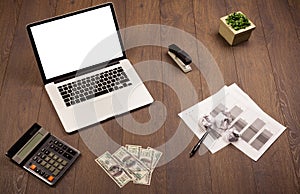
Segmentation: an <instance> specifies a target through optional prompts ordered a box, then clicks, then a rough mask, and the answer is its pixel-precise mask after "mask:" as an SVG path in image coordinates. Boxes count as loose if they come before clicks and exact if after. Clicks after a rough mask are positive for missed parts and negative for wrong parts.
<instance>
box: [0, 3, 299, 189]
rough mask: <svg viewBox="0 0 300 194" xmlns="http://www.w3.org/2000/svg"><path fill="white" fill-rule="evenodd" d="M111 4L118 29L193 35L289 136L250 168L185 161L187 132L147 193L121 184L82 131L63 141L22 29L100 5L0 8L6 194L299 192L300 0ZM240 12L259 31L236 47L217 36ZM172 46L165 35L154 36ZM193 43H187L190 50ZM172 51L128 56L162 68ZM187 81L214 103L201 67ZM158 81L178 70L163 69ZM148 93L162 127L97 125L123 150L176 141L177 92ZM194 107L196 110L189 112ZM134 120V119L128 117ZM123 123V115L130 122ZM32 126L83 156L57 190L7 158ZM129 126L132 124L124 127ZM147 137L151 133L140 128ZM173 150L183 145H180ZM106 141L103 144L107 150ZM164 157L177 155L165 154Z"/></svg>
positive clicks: (154, 84)
mask: <svg viewBox="0 0 300 194" xmlns="http://www.w3.org/2000/svg"><path fill="white" fill-rule="evenodd" d="M112 1H113V2H114V4H115V8H116V12H117V17H118V20H119V24H120V26H121V28H125V27H130V26H134V25H137V24H163V25H167V26H173V27H176V28H178V29H181V30H184V31H186V32H188V33H189V34H190V35H192V36H194V37H196V38H197V39H198V40H200V41H201V42H202V43H203V44H204V45H205V46H206V47H207V48H208V50H209V51H210V52H211V54H212V56H213V57H214V59H215V61H216V63H217V64H218V65H219V69H220V71H221V72H222V75H223V78H224V83H225V84H231V83H234V82H235V83H237V84H238V85H239V86H240V87H241V88H242V89H243V90H245V91H246V92H247V93H248V94H249V95H250V96H251V97H252V98H253V99H254V100H255V102H256V103H257V104H258V105H259V106H260V107H261V108H262V109H263V110H264V111H265V112H267V113H268V114H269V115H270V116H272V117H273V118H275V119H276V120H277V121H279V122H280V123H282V124H284V125H285V126H287V127H288V128H287V130H286V131H285V132H284V133H283V134H282V135H281V136H280V137H279V138H278V140H277V141H276V142H275V143H274V144H273V145H272V146H271V147H270V148H269V150H268V151H267V152H266V153H265V154H264V155H263V156H262V157H261V158H260V159H259V160H258V161H257V162H254V161H252V160H251V159H250V158H248V157H247V156H246V155H245V154H243V153H241V152H240V151H238V150H237V149H236V148H234V147H233V146H228V147H226V148H225V149H223V150H221V151H220V152H217V153H216V154H213V155H212V154H210V153H208V152H207V153H205V154H203V155H202V156H200V155H198V154H196V156H194V157H193V158H191V159H190V158H188V154H189V151H190V150H191V149H192V147H193V146H194V144H195V143H196V142H197V138H196V137H194V136H193V134H192V133H191V132H190V130H189V129H188V128H187V127H186V126H184V127H182V128H181V130H182V131H180V133H181V135H182V138H183V139H184V138H185V137H189V136H191V137H192V140H191V142H190V143H188V144H187V146H186V147H184V148H183V151H182V152H181V153H179V155H178V156H177V157H176V158H174V159H173V160H171V161H169V162H168V163H166V164H164V165H161V166H160V167H158V168H157V169H156V170H155V171H154V173H153V177H152V181H151V186H141V185H134V184H132V183H130V184H128V185H126V186H125V187H124V188H122V189H119V188H118V186H117V185H116V184H115V183H114V182H113V181H112V180H111V179H110V178H109V177H108V176H107V175H106V174H105V172H104V171H103V170H102V169H101V168H100V167H99V166H98V165H97V164H96V163H95V162H94V159H95V158H96V157H97V156H96V155H94V153H93V152H92V151H90V149H89V148H88V147H87V146H86V144H85V143H84V141H83V140H82V138H81V135H80V134H79V133H74V134H71V135H69V134H66V133H65V132H64V130H63V127H62V125H61V124H60V121H59V119H58V116H57V114H56V113H55V110H54V108H53V106H52V104H51V102H50V100H49V98H48V96H47V94H46V92H45V90H44V88H43V84H42V79H41V77H40V76H39V72H38V68H37V65H36V61H35V58H34V55H33V52H32V49H31V46H30V43H29V40H28V37H27V33H26V30H25V26H26V24H28V23H30V22H33V21H36V20H40V19H45V18H48V17H52V16H55V15H59V14H64V13H67V12H70V11H74V10H77V9H81V8H85V7H89V6H92V5H96V4H100V3H103V2H104V1H102V0H85V1H83V0H82V1H79V0H65V1H56V0H48V1H46V0H45V1H39V0H15V1H8V0H2V1H0V13H1V17H0V48H1V49H0V56H1V57H0V96H1V99H0V123H1V124H0V126H1V127H0V140H1V141H0V142H1V146H0V153H1V154H0V164H1V170H0V193H297V192H298V193H299V191H300V187H299V184H300V158H299V156H300V146H299V145H300V144H299V143H300V103H299V100H300V92H299V91H300V90H299V89H300V87H299V83H300V78H299V77H300V76H299V75H300V66H299V61H300V60H299V59H300V57H299V50H300V44H299V42H300V15H299V13H300V3H299V1H298V0H271V1H270V0H260V1H243V0H230V1H219V0H210V1H206V0H194V1H192V0H180V1H168V0H161V1H147V0H144V1H135V0H130V1H123V0H112ZM237 10H241V11H243V12H244V13H245V14H246V15H247V16H248V17H249V18H250V19H251V20H252V21H253V22H254V23H255V24H256V29H255V31H254V32H253V34H252V36H251V38H250V40H249V41H248V42H245V43H243V44H240V45H238V46H235V47H230V46H228V44H227V43H226V42H225V41H224V40H223V39H222V38H221V37H220V36H219V35H218V27H219V18H220V17H221V16H224V15H226V14H228V13H231V12H233V11H237ZM158 35H160V38H161V40H162V41H164V40H165V39H166V36H165V33H164V31H163V29H162V30H161V32H160V33H159V34H158ZM186 44H189V43H186ZM166 51H167V48H165V47H159V46H143V47H135V48H132V49H129V50H128V51H127V54H128V58H129V59H130V60H131V61H132V63H133V64H137V63H139V62H142V61H148V60H158V61H164V62H167V63H169V64H170V65H171V64H174V63H173V62H172V61H171V60H170V58H169V57H168V56H167V55H166ZM193 67H194V70H193V71H192V72H190V73H189V74H187V75H186V76H187V78H188V79H189V80H190V81H191V83H192V84H193V86H194V89H195V91H196V92H197V94H198V100H199V101H200V100H202V99H204V98H206V97H208V96H209V95H210V90H209V89H210V88H209V87H208V84H207V82H206V79H205V76H204V75H203V73H201V72H200V71H199V70H197V69H196V68H195V66H194V65H193ZM157 73H158V76H159V78H161V80H167V79H169V80H170V79H172V78H173V77H175V76H176V75H177V74H181V72H180V71H179V70H178V71H173V72H169V71H167V69H163V71H162V72H157ZM146 86H147V87H148V89H149V91H150V92H151V94H152V95H153V97H154V98H155V100H157V101H161V102H162V103H163V104H164V105H165V109H161V110H160V111H161V112H160V113H162V112H163V111H167V113H166V114H165V115H166V120H165V122H163V123H162V126H161V127H160V128H159V129H157V130H156V131H155V132H153V133H151V134H149V135H137V134H134V133H131V132H128V131H127V130H124V129H122V126H121V125H120V124H119V123H118V122H117V121H116V119H112V120H110V121H107V122H105V123H103V124H99V125H96V126H94V128H97V127H99V126H100V125H101V127H102V128H103V129H104V130H105V132H106V133H107V134H108V135H109V137H110V138H111V139H112V140H113V141H115V142H116V143H117V144H120V145H125V144H126V143H131V144H140V145H142V146H143V147H147V146H151V147H158V146H161V145H164V144H165V142H167V141H168V140H169V139H171V138H172V137H173V135H174V134H175V133H176V130H177V128H178V125H179V124H180V122H181V121H180V119H179V117H178V116H177V114H178V113H179V112H180V111H182V110H183V108H186V107H181V105H180V102H181V100H182V99H179V98H178V96H177V93H176V92H180V91H174V90H172V89H171V87H170V86H168V85H167V84H165V83H164V82H163V81H161V82H160V81H147V82H146ZM192 104H194V102H190V105H192ZM127 116H128V115H127ZM132 116H133V117H134V119H135V120H136V121H137V122H140V123H145V122H147V121H149V119H151V118H150V116H149V111H148V108H144V109H141V110H138V111H134V112H133V113H132ZM125 117H126V115H124V116H122V117H119V120H121V122H122V120H124V119H125ZM34 122H38V123H40V124H41V125H42V126H44V127H45V128H47V129H48V130H49V131H50V132H52V133H53V134H54V135H56V136H58V137H60V138H61V139H63V140H65V141H66V142H68V143H69V144H71V145H73V146H74V147H76V148H78V149H79V150H80V151H81V152H82V155H81V157H80V158H79V160H78V161H77V162H76V163H75V165H74V166H73V168H72V169H71V170H70V171H69V172H68V173H67V174H66V176H65V177H64V178H63V179H62V180H61V181H60V182H59V183H58V184H57V185H56V186H55V187H53V188H51V187H48V186H47V185H46V184H44V183H43V182H41V181H39V180H37V179H36V178H35V177H33V176H31V175H30V174H28V173H27V172H25V171H24V170H22V169H21V168H19V167H17V166H16V165H14V164H13V163H12V162H10V160H9V159H8V158H6V157H5V155H4V154H5V152H6V151H7V149H9V147H10V146H11V145H12V144H13V143H14V142H15V141H16V140H17V139H18V138H19V137H20V136H21V135H22V134H23V133H24V132H25V130H26V129H27V128H28V127H29V126H31V125H32V124H33V123H34ZM128 125H129V127H130V123H129V124H128ZM141 130H145V129H141ZM176 141H177V145H179V146H180V145H182V146H185V145H184V143H183V142H182V141H181V139H177V140H176ZM107 144H108V142H99V145H100V147H101V145H103V147H105V146H107ZM163 151H164V155H165V156H168V155H169V154H172V153H173V152H176V151H177V150H176V149H175V147H174V148H173V147H172V146H168V147H166V148H165V149H164V150H163Z"/></svg>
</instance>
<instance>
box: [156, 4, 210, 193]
mask: <svg viewBox="0 0 300 194" xmlns="http://www.w3.org/2000/svg"><path fill="white" fill-rule="evenodd" d="M191 7H193V2H192V1H189V0H187V1H175V2H174V1H163V2H161V13H162V18H161V24H162V25H163V26H166V27H162V29H163V31H162V35H161V37H162V41H163V43H164V45H170V44H173V43H175V44H176V45H178V46H179V47H180V48H182V49H184V50H185V51H187V52H188V53H189V55H190V56H192V59H193V61H194V60H195V59H196V58H197V57H198V53H197V42H196V41H195V40H187V37H188V36H189V35H191V36H193V37H195V27H194V23H195V16H194V13H193V9H190V8H191ZM169 26H172V27H174V28H176V30H180V31H182V32H180V35H178V36H177V33H175V31H174V30H173V29H170V28H169ZM163 51H164V53H163V58H162V60H163V61H166V62H167V64H166V65H164V68H163V77H164V83H166V84H165V85H164V86H165V87H164V99H166V100H165V105H166V107H167V108H168V112H167V120H166V123H165V131H166V140H167V141H168V142H171V141H172V140H173V139H175V138H176V136H177V134H180V138H179V139H176V144H175V145H172V144H170V143H169V144H167V145H168V146H166V153H165V154H166V156H167V158H169V159H171V158H172V157H173V156H176V155H178V156H177V157H176V158H174V159H172V160H171V161H170V162H169V163H168V164H167V182H168V187H167V193H197V192H199V191H201V192H203V193H211V191H212V188H211V184H210V180H211V177H210V172H209V168H208V166H209V161H208V154H205V155H202V156H199V155H198V153H197V154H196V155H195V156H194V157H193V158H189V152H190V150H191V149H192V148H193V146H194V145H195V144H196V142H197V141H198V140H196V139H195V138H194V139H192V137H193V134H191V131H190V130H189V129H188V128H187V127H186V126H185V125H182V121H181V120H180V118H179V117H178V116H177V114H178V113H179V112H181V111H182V110H184V109H186V108H188V107H190V106H192V105H193V104H195V103H196V102H195V101H198V100H200V99H201V98H202V95H201V82H200V79H201V78H200V75H201V74H200V71H199V70H198V69H197V68H196V67H195V65H194V64H192V68H193V70H192V71H191V72H189V73H187V74H184V73H183V72H182V71H181V70H180V68H179V67H178V66H177V65H176V64H175V63H174V62H173V61H172V59H171V58H170V57H169V56H168V55H167V54H166V52H167V49H164V50H163ZM195 62H196V60H195V61H194V63H195ZM185 79H187V80H192V84H191V85H189V84H188V83H187V81H185ZM192 91H194V92H195V94H196V95H195V96H193V95H191V94H193V93H192ZM190 95H191V96H190ZM181 149H183V151H182V152H181ZM176 152H179V153H176ZM183 161H184V162H183ZM182 174H188V176H182ZM175 177H176V178H175ZM174 185H177V186H174ZM183 185H184V186H183ZM201 185H205V187H203V186H201Z"/></svg>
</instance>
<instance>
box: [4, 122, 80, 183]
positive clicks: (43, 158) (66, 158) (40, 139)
mask: <svg viewBox="0 0 300 194" xmlns="http://www.w3.org/2000/svg"><path fill="white" fill-rule="evenodd" d="M79 155H80V152H79V151H78V150H77V149H75V148H74V147H72V146H70V145H69V144H67V143H66V142H64V141H62V140H61V139H59V138H57V137H55V136H54V135H52V134H51V133H50V132H48V131H47V130H45V129H44V128H43V127H41V126H40V125H39V124H37V123H35V124H34V125H33V126H32V127H31V128H30V129H28V131H27V132H25V134H24V135H23V136H22V137H21V138H20V139H19V140H18V141H17V142H16V143H15V144H14V145H13V146H12V147H11V148H10V149H9V150H8V151H7V152H6V156H8V157H9V158H10V159H11V160H12V161H13V162H15V163H16V164H17V165H18V166H20V167H22V168H24V169H25V170H27V171H29V172H30V173H31V174H33V175H34V176H36V177H38V178H39V179H41V180H42V181H44V182H45V183H47V184H48V185H51V186H53V185H54V184H55V183H56V182H57V181H58V180H60V178H62V176H63V175H64V174H65V173H66V171H67V170H68V169H69V168H70V167H71V166H72V165H73V163H74V162H75V161H76V159H77V158H78V157H79Z"/></svg>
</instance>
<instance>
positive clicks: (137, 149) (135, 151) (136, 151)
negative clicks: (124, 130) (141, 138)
mask: <svg viewBox="0 0 300 194" xmlns="http://www.w3.org/2000/svg"><path fill="white" fill-rule="evenodd" d="M125 147H126V149H127V150H128V151H129V152H130V153H131V154H132V155H134V156H135V157H136V158H139V157H140V149H141V148H142V146H139V145H129V144H126V145H125Z"/></svg>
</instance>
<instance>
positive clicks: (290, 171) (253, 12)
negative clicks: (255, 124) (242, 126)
mask: <svg viewBox="0 0 300 194" xmlns="http://www.w3.org/2000/svg"><path fill="white" fill-rule="evenodd" d="M267 6H270V5H269V2H268V5H267ZM264 7H266V6H261V5H260V3H259V4H258V5H256V3H253V2H247V1H239V0H231V1H228V4H227V8H228V13H230V12H233V11H237V10H241V11H242V12H243V13H245V14H246V15H247V16H248V17H249V18H250V19H251V21H253V22H254V23H255V24H256V26H257V28H256V29H255V31H254V33H253V36H252V37H251V38H250V39H249V41H248V42H245V43H244V44H240V45H238V46H236V47H234V56H235V59H236V64H237V72H238V76H239V78H240V80H241V86H242V87H243V88H244V89H245V91H246V93H248V94H249V95H250V96H251V97H252V98H253V100H254V101H255V102H256V103H257V104H258V105H259V106H260V107H261V108H262V109H263V110H264V111H265V112H266V113H268V114H269V115H270V116H271V117H273V118H274V119H276V120H277V121H279V122H281V123H283V118H282V113H281V110H280V106H279V99H278V96H277V92H278V90H277V86H276V83H275V82H274V77H273V75H272V73H273V69H272V65H273V61H270V59H269V56H268V55H269V52H268V49H267V46H268V42H267V44H266V43H265V42H266V39H265V35H266V32H268V30H267V29H268V28H266V27H267V25H264V23H263V24H262V23H261V20H263V17H262V18H260V16H261V14H262V12H264V13H265V11H266V10H264V9H263V8H264ZM268 10H270V12H272V13H273V12H274V10H273V9H268ZM271 10H272V11H271ZM282 11H285V10H280V13H282ZM276 15H277V16H276V17H278V14H276ZM268 20H269V19H268ZM268 24H270V23H268ZM262 28H264V29H262ZM278 33H280V32H279V31H278ZM283 33H284V32H283ZM280 34H281V33H280ZM285 56H286V55H285ZM262 59H264V60H262ZM275 79H276V78H275ZM257 80H259V87H258V85H257V84H258V83H257ZM274 94H275V95H274ZM275 161H276V162H275ZM252 166H253V172H254V179H255V183H256V187H257V192H259V193H266V192H268V193H269V192H270V193H275V192H278V191H281V192H282V193H293V192H295V191H297V190H298V189H297V188H298V185H297V184H295V180H296V177H295V173H294V168H293V163H292V157H291V154H290V152H289V144H288V139H287V133H284V134H283V135H282V136H281V137H279V139H278V140H277V141H276V142H275V143H274V144H273V145H272V146H271V147H270V148H269V149H268V151H267V152H266V153H265V154H264V155H263V156H262V157H261V158H260V159H259V161H257V162H253V164H252ZM267 177H278V178H277V180H276V181H275V180H274V179H270V178H267ZM278 181H279V182H280V184H276V182H277V183H278ZM296 182H297V181H296Z"/></svg>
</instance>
